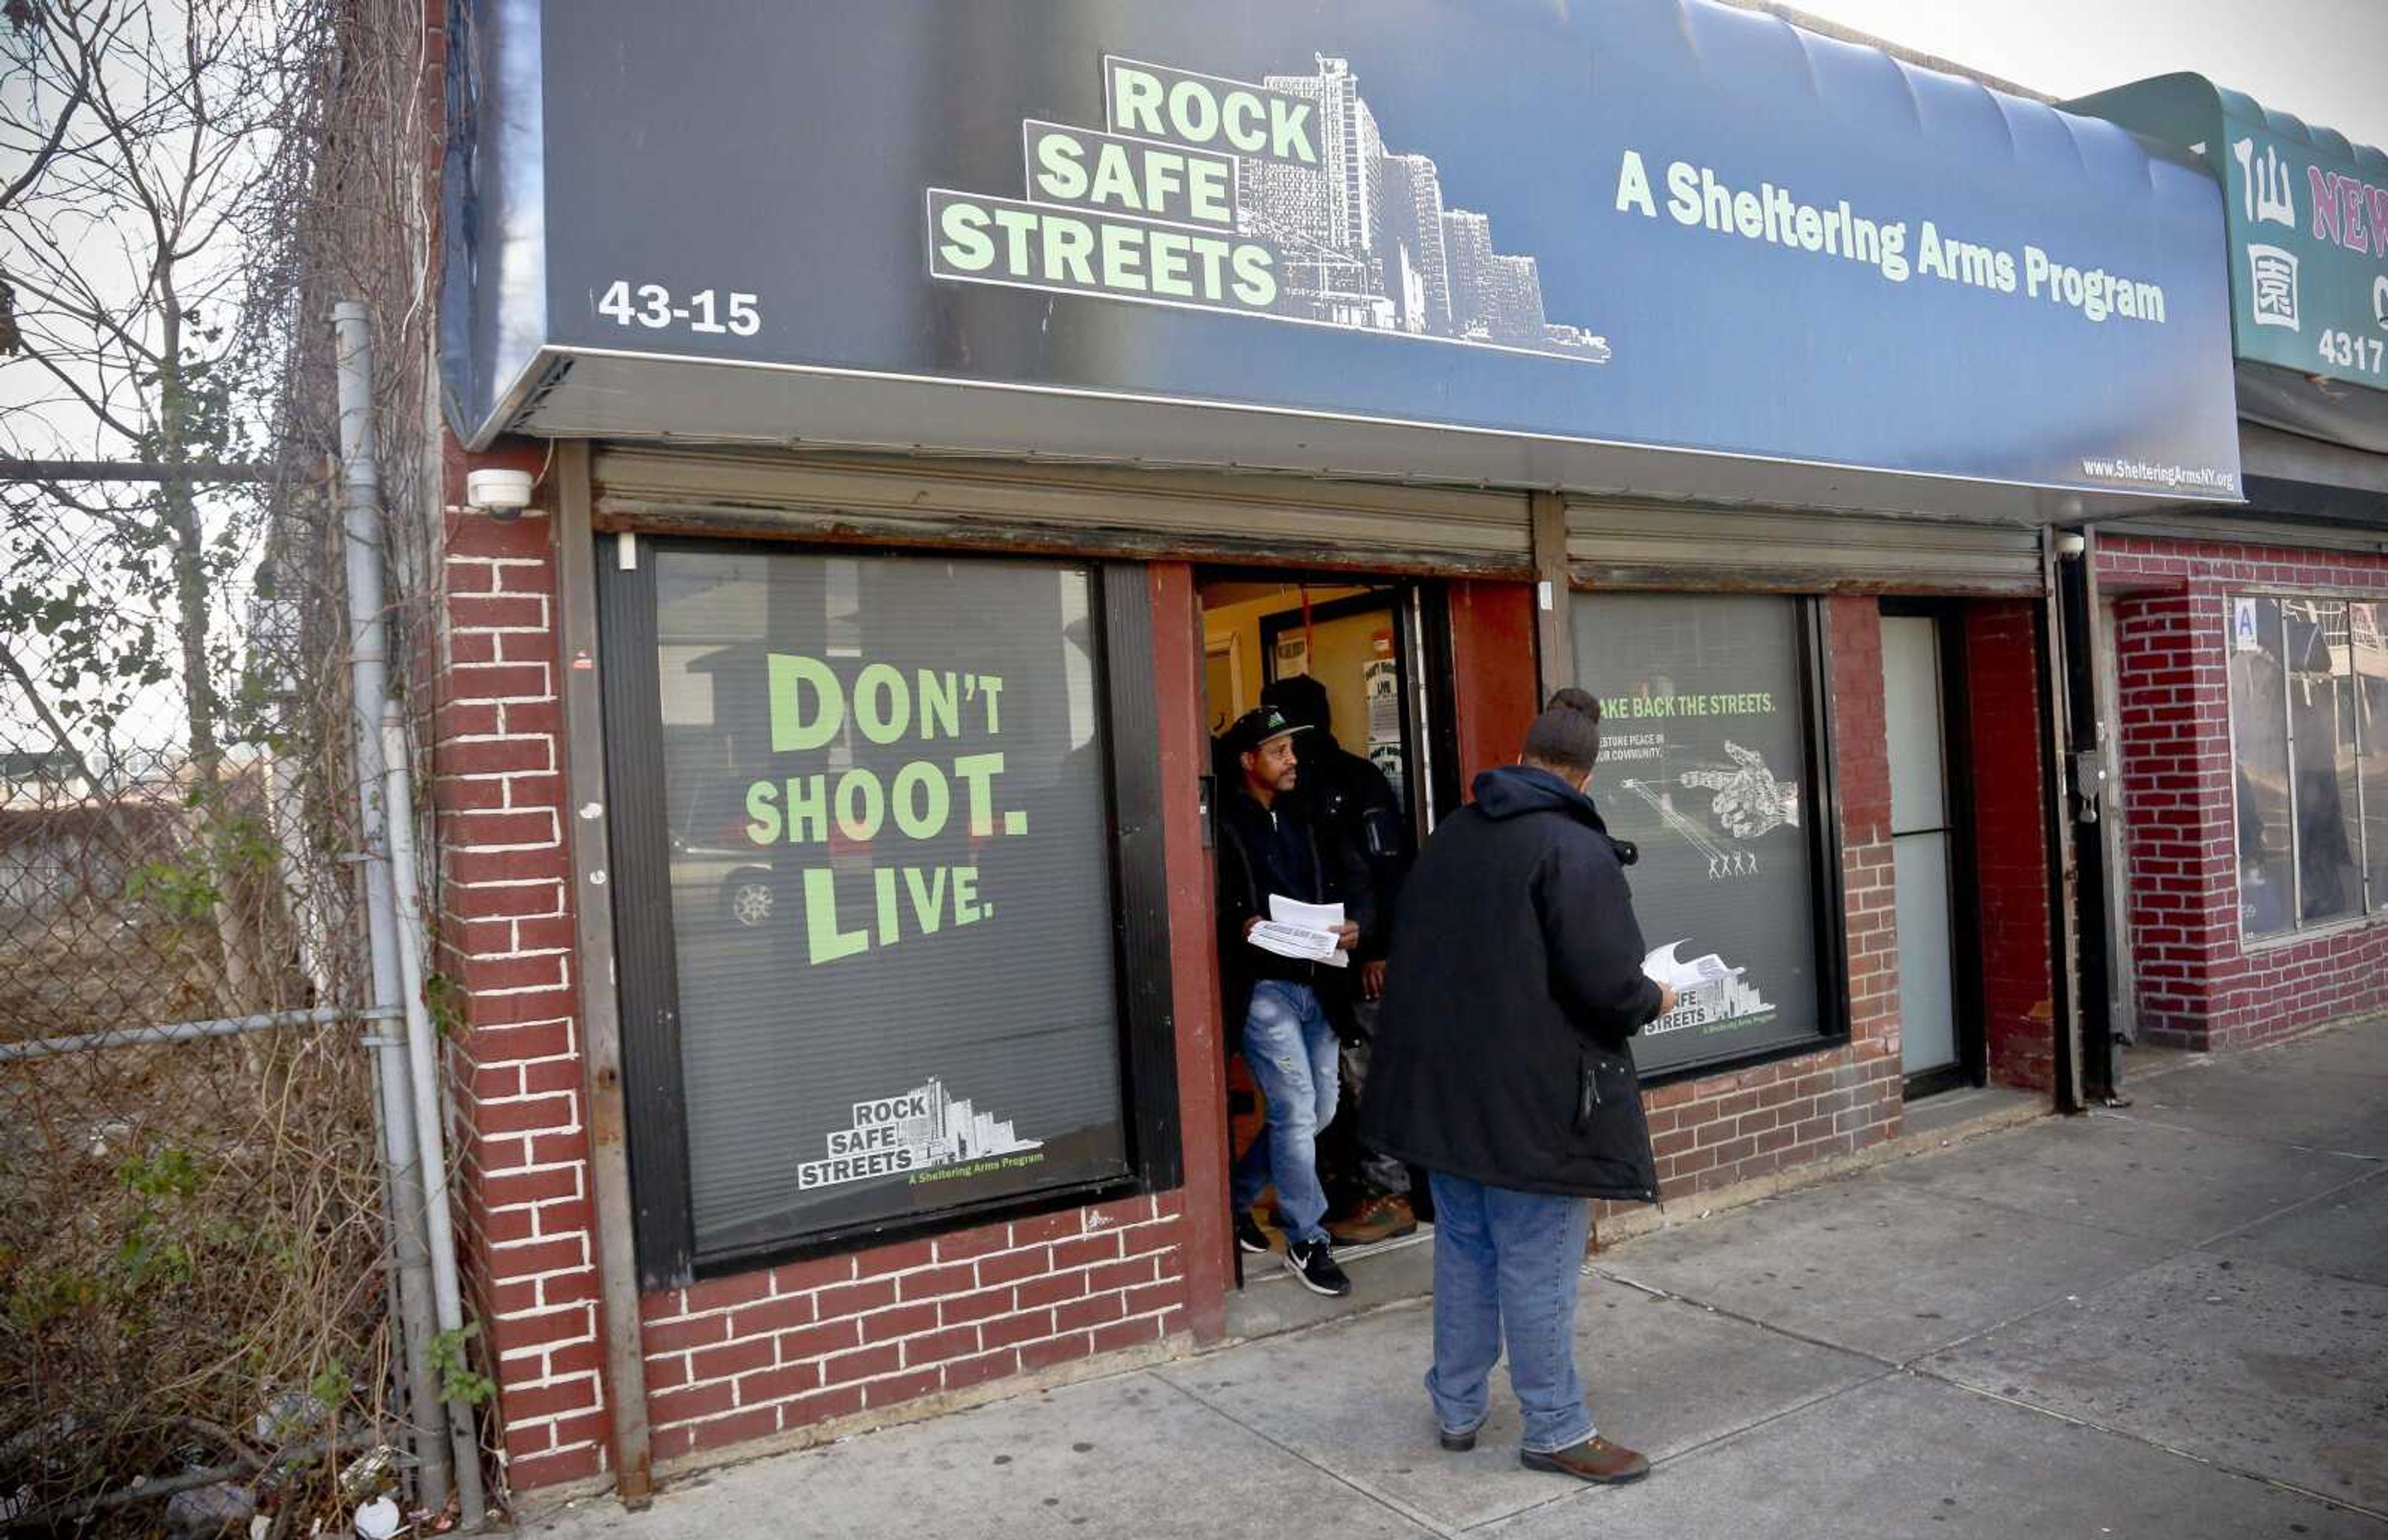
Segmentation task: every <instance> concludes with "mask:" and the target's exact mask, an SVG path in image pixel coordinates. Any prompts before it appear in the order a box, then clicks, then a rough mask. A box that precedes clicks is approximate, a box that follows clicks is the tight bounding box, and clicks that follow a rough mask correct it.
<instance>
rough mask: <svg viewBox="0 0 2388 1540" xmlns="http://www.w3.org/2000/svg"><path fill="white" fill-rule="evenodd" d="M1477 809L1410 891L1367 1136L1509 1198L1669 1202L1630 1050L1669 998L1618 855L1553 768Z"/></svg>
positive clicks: (1439, 833) (1498, 784)
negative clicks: (1649, 961)
mask: <svg viewBox="0 0 2388 1540" xmlns="http://www.w3.org/2000/svg"><path fill="white" fill-rule="evenodd" d="M1475 798H1476V800H1475V802H1473V803H1472V804H1471V805H1469V806H1467V807H1465V808H1462V809H1461V810H1460V811H1459V812H1458V813H1456V814H1453V815H1452V816H1451V817H1450V818H1448V819H1446V820H1445V821H1444V822H1443V824H1442V827H1440V828H1438V829H1437V830H1436V831H1435V834H1434V838H1433V839H1430V840H1429V841H1428V842H1427V847H1426V851H1425V852H1424V853H1423V854H1421V855H1420V856H1419V857H1418V861H1417V865H1416V866H1414V867H1413V868H1412V869H1411V872H1410V876H1409V879H1408V881H1407V882H1405V883H1404V885H1403V890H1402V895H1403V896H1402V908H1401V913H1400V915H1399V917H1398V919H1397V921H1396V924H1395V927H1394V931H1393V939H1392V947H1391V973H1390V977H1389V978H1388V979H1387V981H1386V987H1385V1005H1384V1014H1383V1016H1382V1017H1381V1018H1380V1019H1379V1021H1378V1028H1377V1041H1376V1047H1375V1051H1374V1056H1373V1058H1372V1060H1371V1063H1370V1067H1369V1072H1368V1079H1367V1085H1366V1089H1365V1092H1364V1095H1363V1100H1362V1105H1361V1109H1360V1119H1361V1121H1360V1132H1361V1137H1362V1138H1363V1139H1364V1140H1365V1142H1367V1143H1368V1144H1369V1145H1370V1146H1371V1147H1373V1148H1375V1149H1378V1150H1381V1151H1382V1152H1384V1153H1385V1154H1386V1155H1393V1156H1396V1157H1398V1158H1400V1159H1402V1160H1405V1161H1407V1162H1409V1163H1410V1164H1412V1165H1415V1166H1423V1167H1425V1168H1427V1169H1429V1170H1431V1171H1443V1172H1447V1173H1450V1174H1452V1175H1454V1176H1462V1177H1467V1178H1469V1179H1471V1180H1476V1181H1480V1182H1484V1183H1487V1184H1489V1185H1492V1186H1495V1187H1507V1188H1514V1189H1517V1190H1518V1191H1522V1192H1529V1193H1561V1194H1566V1195H1570V1196H1581V1197H1599V1198H1617V1199H1640V1200H1644V1201H1648V1200H1652V1199H1655V1198H1656V1197H1657V1196H1658V1172H1657V1163H1656V1161H1655V1160H1654V1159H1653V1158H1652V1155H1651V1151H1650V1130H1649V1125H1648V1123H1647V1121H1646V1120H1645V1118H1644V1117H1643V1114H1642V1097H1641V1088H1640V1083H1639V1081H1638V1080H1637V1079H1636V1078H1635V1075H1634V1070H1633V1058H1632V1054H1631V1053H1630V1052H1629V1051H1628V1048H1627V1042H1628V1040H1630V1039H1631V1038H1632V1035H1633V1034H1634V1033H1635V1032H1637V1031H1639V1030H1640V1029H1642V1028H1643V1026H1644V1025H1645V1024H1646V1023H1648V1022H1649V1021H1651V1020H1652V1019H1654V1018H1655V1017H1656V1016H1658V1001H1659V991H1658V985H1656V984H1654V983H1652V982H1651V981H1650V980H1649V979H1648V978H1645V976H1644V975H1643V973H1642V958H1643V954H1644V953H1645V947H1644V946H1643V942H1642V928H1641V927H1640V926H1639V925H1637V924H1636V923H1635V922H1634V918H1633V899H1632V893H1631V892H1630V891H1629V890H1627V888H1626V885H1625V870H1624V865H1623V864H1622V863H1621V862H1620V860H1619V859H1618V850H1617V843H1616V841H1614V840H1612V839H1610V838H1609V836H1608V830H1607V826H1606V825H1604V824H1603V823H1602V822H1601V820H1600V814H1599V813H1598V812H1597V811H1596V810H1595V809H1594V807H1593V804H1592V801H1591V799H1590V798H1588V797H1586V796H1584V795H1583V794H1582V793H1581V792H1580V791H1578V790H1576V789H1574V788H1573V787H1571V786H1569V784H1568V783H1567V782H1565V781H1563V780H1561V779H1559V778H1558V777H1557V776H1554V775H1552V774H1550V773H1549V772H1547V771H1543V770H1536V769H1531V768H1529V767H1527V766H1523V765H1505V766H1503V767H1502V768H1500V769H1497V770H1490V771H1487V772H1485V773H1484V774H1483V775H1481V776H1478V777H1477V778H1476V786H1475Z"/></svg>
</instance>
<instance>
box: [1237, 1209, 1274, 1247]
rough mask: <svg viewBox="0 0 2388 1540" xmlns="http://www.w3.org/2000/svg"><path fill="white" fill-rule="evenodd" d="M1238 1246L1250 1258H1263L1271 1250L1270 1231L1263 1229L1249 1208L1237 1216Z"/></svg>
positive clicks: (1239, 1212)
mask: <svg viewBox="0 0 2388 1540" xmlns="http://www.w3.org/2000/svg"><path fill="white" fill-rule="evenodd" d="M1236 1244H1237V1245H1238V1247H1240V1248H1242V1250H1243V1251H1244V1253H1245V1255H1247V1256H1262V1255H1264V1254H1265V1253H1266V1252H1267V1251H1268V1249H1269V1238H1268V1231H1265V1230H1263V1229H1262V1228H1261V1222H1260V1221H1259V1220H1258V1219H1255V1218H1252V1215H1251V1210H1250V1209H1248V1208H1247V1209H1242V1210H1239V1211H1238V1213H1237V1215H1236Z"/></svg>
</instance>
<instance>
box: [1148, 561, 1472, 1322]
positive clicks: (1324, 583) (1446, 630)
mask: <svg viewBox="0 0 2388 1540" xmlns="http://www.w3.org/2000/svg"><path fill="white" fill-rule="evenodd" d="M1188 572H1189V579H1190V584H1189V586H1190V587H1191V589H1192V594H1191V597H1192V599H1193V611H1194V619H1195V627H1194V632H1195V636H1196V637H1197V638H1198V640H1199V641H1200V643H1201V645H1202V647H1203V648H1204V650H1205V651H1206V653H1207V650H1208V649H1209V647H1210V645H1211V631H1210V621H1209V616H1208V614H1207V613H1206V612H1205V610H1204V607H1203V604H1202V588H1203V586H1204V585H1205V584H1206V583H1208V582H1213V581H1217V580H1220V579H1260V580H1266V581H1275V582H1282V583H1291V584H1297V585H1298V584H1302V583H1309V584H1312V585H1314V586H1315V587H1345V588H1348V587H1366V588H1368V589H1369V590H1370V591H1369V592H1366V593H1361V594H1351V595H1346V596H1344V597H1342V598H1340V599H1332V600H1324V601H1322V602H1320V603H1317V604H1315V605H1313V606H1311V609H1310V618H1311V619H1312V620H1313V621H1314V622H1315V621H1321V620H1339V619H1342V618H1345V617H1347V616H1350V615H1356V614H1366V613H1370V612H1376V611H1390V612H1391V614H1392V617H1393V656H1394V663H1395V667H1396V669H1397V670H1398V673H1399V677H1400V679H1401V687H1402V688H1401V697H1402V731H1403V734H1404V744H1405V746H1406V748H1407V751H1408V754H1407V758H1408V762H1409V763H1408V765H1407V769H1408V772H1409V774H1408V775H1407V776H1405V777H1404V783H1405V784H1404V800H1405V801H1406V802H1407V803H1408V808H1407V813H1408V815H1409V819H1410V825H1411V829H1412V838H1413V839H1415V840H1416V848H1417V849H1420V850H1423V849H1424V848H1425V845H1426V840H1427V838H1428V836H1429V834H1431V833H1432V832H1433V828H1434V826H1435V824H1436V822H1437V821H1439V820H1440V819H1442V818H1443V817H1446V816H1448V815H1449V814H1451V813H1453V812H1454V811H1455V810H1456V809H1457V808H1458V806H1459V802H1460V797H1461V787H1460V776H1459V740H1458V726H1457V715H1458V712H1457V694H1458V678H1457V663H1456V659H1455V656H1454V649H1453V644H1452V629H1453V626H1452V619H1451V597H1450V588H1449V586H1448V585H1447V584H1446V583H1445V582H1444V581H1442V579H1440V578H1432V577H1421V576H1418V575H1416V574H1410V573H1400V572H1365V571H1363V572H1349V571H1341V570H1337V571H1331V572H1322V571H1320V570H1318V569H1316V568H1311V567H1302V566H1272V565H1268V564H1265V563H1255V564H1251V565H1246V564H1243V563H1240V562H1189V563H1188ZM1300 624H1302V616H1301V612H1300V610H1299V609H1296V610H1292V611H1287V612H1279V613H1275V614H1268V615H1264V616H1262V617H1261V618H1260V636H1261V649H1260V664H1261V676H1262V683H1263V688H1266V685H1267V683H1268V682H1269V681H1271V680H1273V679H1274V678H1276V676H1277V637H1280V636H1282V635H1283V634H1284V633H1285V632H1287V631H1289V630H1291V629H1292V628H1293V627H1294V626H1296V625H1300ZM1421 675H1423V677H1421ZM1196 678H1197V682H1198V685H1199V686H1200V688H1202V689H1204V691H1205V692H1206V695H1205V699H1204V700H1203V701H1202V716H1203V719H1204V721H1205V722H1207V721H1208V720H1209V715H1210V701H1209V700H1208V698H1207V690H1208V688H1209V683H1210V681H1209V675H1208V670H1207V669H1206V670H1203V671H1201V672H1200V673H1198V675H1196ZM1208 747H1209V746H1208V744H1207V742H1206V744H1205V753H1204V756H1203V763H1204V776H1203V779H1205V780H1206V781H1210V782H1211V783H1212V784H1211V789H1210V791H1209V792H1208V794H1207V797H1206V800H1205V802H1204V807H1205V810H1206V816H1205V819H1204V829H1205V838H1204V848H1205V853H1206V854H1207V853H1209V852H1210V850H1211V847H1212V845H1213V841H1214V839H1215V836H1214V835H1213V833H1212V832H1211V831H1212V830H1213V829H1215V827H1216V820H1217V817H1218V813H1217V807H1216V802H1217V800H1219V799H1223V798H1225V797H1226V796H1227V795H1229V792H1230V789H1229V788H1228V786H1226V784H1225V782H1224V781H1221V780H1217V779H1215V778H1214V777H1213V776H1212V775H1211V774H1210V769H1211V764H1212V761H1211V756H1210V754H1209V753H1208ZM1346 747H1347V749H1348V748H1349V745H1348V744H1347V745H1346ZM1214 871H1215V866H1212V865H1208V864H1206V869H1205V871H1204V872H1203V875H1202V879H1201V880H1202V889H1203V891H1204V893H1205V895H1206V897H1207V899H1208V902H1209V903H1210V904H1211V905H1212V906H1213V910H1214V912H1215V906H1216V904H1217V903H1218V894H1217V892H1216V891H1215V890H1213V872H1214ZM1214 978H1215V972H1214ZM1219 1025H1220V1032H1221V1034H1222V1038H1223V1047H1224V1050H1225V1052H1224V1054H1223V1055H1222V1056H1223V1057H1225V1056H1226V1055H1231V1054H1235V1053H1236V1052H1238V1046H1237V1042H1236V1029H1235V1028H1234V1027H1232V1026H1231V1025H1230V1024H1228V1023H1226V1022H1225V1021H1222V1022H1221V1023H1220V1024H1219ZM1222 1089H1223V1091H1225V1090H1226V1085H1225V1081H1224V1079H1223V1081H1222ZM1219 1107H1220V1118H1221V1127H1220V1130H1219V1133H1220V1138H1221V1140H1222V1142H1224V1143H1225V1144H1226V1163H1227V1167H1228V1168H1229V1170H1230V1172H1232V1169H1233V1167H1234V1165H1235V1160H1236V1156H1237V1154H1238V1152H1237V1150H1236V1148H1235V1137H1234V1131H1235V1119H1236V1109H1235V1096H1234V1093H1233V1092H1231V1091H1228V1092H1226V1094H1224V1095H1223V1096H1222V1097H1221V1098H1220V1103H1219ZM1338 1116H1341V1114H1339V1115H1338ZM1190 1131H1191V1130H1189V1133H1190ZM1220 1198H1221V1200H1222V1202H1223V1203H1226V1204H1228V1205H1231V1206H1232V1204H1233V1198H1232V1185H1229V1186H1226V1187H1223V1189H1222V1191H1221V1193H1220ZM1227 1222H1228V1225H1229V1228H1230V1229H1231V1230H1232V1228H1233V1224H1234V1218H1233V1216H1232V1214H1231V1215H1230V1216H1229V1218H1228V1221H1227ZM1227 1250H1228V1253H1229V1256H1230V1258H1231V1266H1230V1268H1229V1269H1228V1275H1227V1278H1226V1284H1227V1292H1228V1293H1229V1294H1241V1293H1242V1292H1243V1290H1244V1288H1245V1286H1246V1285H1247V1283H1248V1282H1249V1281H1250V1280H1249V1279H1248V1278H1247V1277H1246V1275H1245V1274H1246V1269H1245V1262H1246V1261H1247V1258H1246V1257H1245V1256H1244V1252H1243V1248H1242V1247H1241V1246H1239V1245H1237V1244H1236V1243H1234V1242H1233V1240H1232V1239H1231V1240H1230V1241H1229V1242H1228V1245H1227Z"/></svg>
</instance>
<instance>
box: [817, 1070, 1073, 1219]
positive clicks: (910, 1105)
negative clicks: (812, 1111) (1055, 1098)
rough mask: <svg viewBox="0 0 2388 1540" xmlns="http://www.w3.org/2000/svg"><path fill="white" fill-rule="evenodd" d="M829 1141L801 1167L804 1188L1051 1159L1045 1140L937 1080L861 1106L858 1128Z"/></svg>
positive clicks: (958, 1173)
mask: <svg viewBox="0 0 2388 1540" xmlns="http://www.w3.org/2000/svg"><path fill="white" fill-rule="evenodd" d="M827 1142H828V1146H829V1154H828V1155H827V1156H826V1157H825V1158H823V1159H820V1160H807V1161H806V1162H804V1163H803V1164H802V1165H800V1166H798V1167H797V1168H796V1187H797V1189H798V1191H800V1192H810V1191H812V1190H813V1189H815V1188H819V1187H839V1186H843V1185H845V1183H846V1182H849V1181H868V1180H871V1179H872V1178H875V1177H892V1176H903V1175H907V1174H908V1175H909V1176H910V1177H911V1179H912V1180H914V1181H916V1182H917V1181H935V1180H946V1179H947V1178H950V1177H963V1176H976V1175H980V1174H982V1173H984V1172H986V1171H992V1170H1000V1169H1002V1168H1005V1167H1007V1166H1015V1165H1016V1166H1033V1165H1035V1164H1036V1163H1037V1162H1039V1161H1041V1160H1043V1159H1044V1158H1045V1157H1044V1155H1042V1154H1040V1153H1039V1152H1040V1151H1041V1149H1042V1148H1043V1143H1042V1142H1041V1141H1039V1140H1035V1139H1023V1138H1021V1137H1020V1136H1019V1135H1018V1134H1016V1133H1014V1132H1013V1131H1012V1128H1011V1124H1010V1120H1009V1119H1006V1118H998V1117H996V1116H995V1115H994V1114H992V1113H985V1112H981V1111H979V1110H978V1109H977V1108H975V1107H973V1106H972V1105H971V1104H970V1102H969V1101H968V1100H967V1099H963V1100H959V1101H958V1100H956V1099H955V1098H954V1097H952V1096H951V1095H949V1094H947V1093H946V1087H945V1082H944V1081H942V1080H938V1079H931V1080H930V1081H929V1083H928V1084H926V1085H923V1086H919V1087H916V1088H914V1089H913V1090H911V1091H908V1092H905V1093H904V1094H903V1095H901V1096H887V1097H882V1098H881V1099H880V1100H878V1101H875V1102H857V1103H855V1104H854V1121H853V1124H852V1126H851V1127H848V1128H843V1129H835V1130H831V1132H830V1135H829V1138H828V1141H827Z"/></svg>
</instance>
